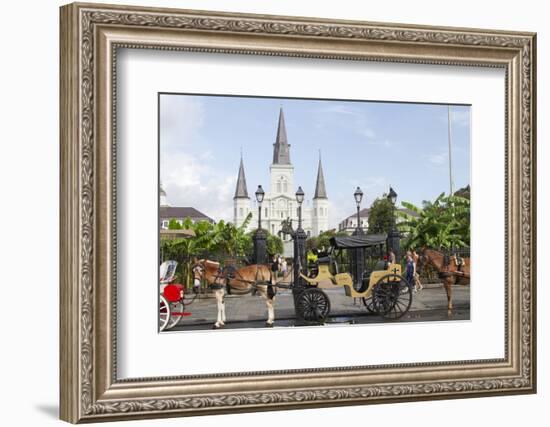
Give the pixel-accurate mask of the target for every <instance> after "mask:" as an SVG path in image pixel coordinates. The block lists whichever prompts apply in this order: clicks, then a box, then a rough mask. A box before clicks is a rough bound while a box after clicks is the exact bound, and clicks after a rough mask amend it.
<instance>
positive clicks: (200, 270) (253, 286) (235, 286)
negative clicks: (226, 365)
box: [193, 259, 276, 329]
mask: <svg viewBox="0 0 550 427" xmlns="http://www.w3.org/2000/svg"><path fill="white" fill-rule="evenodd" d="M193 278H194V280H195V282H196V281H197V280H199V281H200V280H202V279H204V280H206V282H207V283H208V285H209V286H210V288H211V289H212V290H213V291H214V295H215V297H216V301H217V305H218V318H217V320H216V323H215V324H214V328H215V329H217V328H221V327H222V326H224V325H225V320H226V319H225V298H224V297H225V293H226V291H227V292H228V293H229V294H235V295H246V294H249V293H252V292H254V291H256V292H258V293H259V294H260V295H261V296H263V297H264V298H265V299H266V305H267V320H266V326H268V327H271V326H273V322H274V321H275V311H274V308H273V304H274V299H275V293H276V291H275V290H276V286H274V285H275V284H274V283H273V275H272V273H271V270H270V269H269V266H267V265H263V264H253V265H248V266H245V267H241V268H226V269H221V268H220V263H219V262H216V261H210V260H207V259H201V260H199V261H197V263H196V264H195V265H194V266H193Z"/></svg>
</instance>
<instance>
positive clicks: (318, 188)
mask: <svg viewBox="0 0 550 427" xmlns="http://www.w3.org/2000/svg"><path fill="white" fill-rule="evenodd" d="M313 199H327V190H326V188H325V176H324V175H323V165H322V163H321V153H319V166H318V167H317V181H316V182H315V195H314V196H313Z"/></svg>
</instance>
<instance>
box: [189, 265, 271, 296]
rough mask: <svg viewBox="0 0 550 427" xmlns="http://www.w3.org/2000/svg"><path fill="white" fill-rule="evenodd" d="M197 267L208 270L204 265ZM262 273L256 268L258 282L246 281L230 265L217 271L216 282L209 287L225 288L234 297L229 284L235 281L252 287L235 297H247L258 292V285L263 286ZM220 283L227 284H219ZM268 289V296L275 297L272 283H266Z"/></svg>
mask: <svg viewBox="0 0 550 427" xmlns="http://www.w3.org/2000/svg"><path fill="white" fill-rule="evenodd" d="M196 266H199V267H200V268H201V269H203V270H206V268H205V267H204V265H201V264H196ZM194 272H195V267H194V268H193V274H194ZM259 273H260V269H259V268H258V267H256V280H255V281H252V280H246V279H244V278H243V277H242V276H241V275H240V274H239V272H238V270H237V269H236V268H235V266H233V265H228V266H225V267H223V268H218V270H217V271H216V276H215V277H214V281H213V282H212V283H210V284H209V285H208V287H209V288H210V289H214V290H218V289H223V288H224V287H225V290H226V292H227V294H228V295H232V294H233V293H234V291H235V290H234V289H232V288H231V284H230V283H229V281H230V280H235V281H237V282H242V283H246V284H248V285H250V289H247V290H246V292H236V293H235V295H247V294H250V293H253V292H256V291H257V289H258V285H259V284H261V282H259V281H258V275H259ZM220 281H222V282H225V283H219V282H220ZM265 284H266V285H267V287H268V295H269V296H270V297H272V296H273V295H275V293H274V291H273V289H270V288H272V287H273V286H272V285H271V283H269V282H266V283H265Z"/></svg>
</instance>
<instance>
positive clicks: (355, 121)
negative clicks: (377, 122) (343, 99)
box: [320, 104, 387, 146]
mask: <svg viewBox="0 0 550 427" xmlns="http://www.w3.org/2000/svg"><path fill="white" fill-rule="evenodd" d="M320 111H321V113H325V114H337V115H341V116H344V117H342V120H338V121H337V122H336V123H337V124H339V125H340V126H343V127H346V128H348V129H349V130H350V131H352V132H354V133H355V134H357V135H359V136H361V137H364V138H365V139H366V140H367V142H368V143H369V144H372V145H380V144H382V145H384V141H379V140H377V139H376V132H375V131H374V129H373V127H372V126H371V124H370V120H369V117H368V115H367V114H366V113H365V112H364V111H360V110H357V109H355V108H353V107H350V106H347V105H342V104H331V105H328V106H325V107H323V108H321V110H320ZM386 146H387V145H386Z"/></svg>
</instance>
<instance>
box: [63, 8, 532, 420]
mask: <svg viewBox="0 0 550 427" xmlns="http://www.w3.org/2000/svg"><path fill="white" fill-rule="evenodd" d="M60 18H61V19H60V21H61V38H60V43H61V45H60V52H61V64H60V67H61V73H60V74H61V80H60V92H61V93H60V110H61V111H60V136H61V141H60V144H61V150H60V151H61V176H60V180H61V199H60V200H61V201H60V215H61V217H60V233H61V235H60V386H61V396H60V408H61V410H60V416H61V419H63V420H65V421H68V422H71V423H79V422H97V421H113V420H123V419H137V418H156V417H169V416H196V415H205V414H221V413H229V412H233V413H234V412H251V411H260V410H262V411H265V410H284V409H298V408H311V407H323V406H334V405H360V404H370V403H383V402H404V401H411V400H418V401H420V400H430V399H445V398H462V397H479V396H489V395H499V394H522V393H534V392H535V391H536V241H535V235H536V169H535V167H536V162H535V160H536V126H535V123H536V116H535V112H536V110H535V106H536V100H535V94H536V35H535V34H533V33H519V32H507V31H494V30H479V29H458V28H443V27H442V28H439V27H423V26H412V25H401V24H382V23H369V22H354V21H332V20H324V19H314V18H296V17H281V16H263V15H244V14H230V13H217V12H201V11H189V10H175V9H157V8H142V7H126V6H112V5H97V4H71V5H67V6H63V7H62V8H61V16H60ZM122 48H124V49H152V50H170V51H188V52H202V53H204V54H209V53H216V54H219V53H223V54H227V55H234V54H239V55H260V56H266V57H267V56H280V57H294V58H315V59H318V60H322V61H323V60H334V59H337V60H342V61H376V62H388V63H402V64H434V65H444V66H448V67H453V66H457V67H458V66H462V67H463V66H472V67H490V68H499V69H502V70H504V73H505V85H504V87H503V88H502V97H503V98H504V99H505V118H504V123H505V129H504V135H505V141H504V144H505V165H504V169H505V174H504V176H502V180H503V181H504V186H505V203H504V204H505V212H504V213H503V215H504V217H505V230H503V234H504V241H505V248H504V253H503V254H502V257H503V258H504V259H505V272H504V278H505V280H504V283H502V288H503V294H504V295H505V298H504V300H505V307H504V313H505V314H504V324H503V325H502V328H503V329H504V337H505V339H504V342H503V343H502V346H503V347H504V351H503V354H504V357H503V358H498V359H480V360H457V361H450V362H449V361H445V362H441V361H431V362H422V363H402V364H401V363H400V364H391V363H388V364H381V365H364V364H363V365H360V366H355V365H354V366H335V367H332V368H326V367H324V368H320V367H315V366H311V367H310V368H307V369H289V370H277V371H269V370H265V371H254V372H238V373H224V372H219V373H214V374H204V375H186V373H185V372H182V373H181V376H173V377H172V376H171V377H154V378H150V377H147V378H131V379H121V378H119V376H118V375H117V372H118V368H119V366H118V362H117V346H118V345H120V341H119V337H118V336H117V298H116V296H117V287H116V284H117V282H116V277H117V276H116V269H117V233H116V220H117V209H116V198H117V185H116V168H117V162H118V161H119V160H120V159H117V151H116V135H117V132H116V130H117V127H116V126H117V114H116V112H117V109H116V105H117V98H116V86H117V74H116V63H117V52H118V50H120V49H122Z"/></svg>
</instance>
